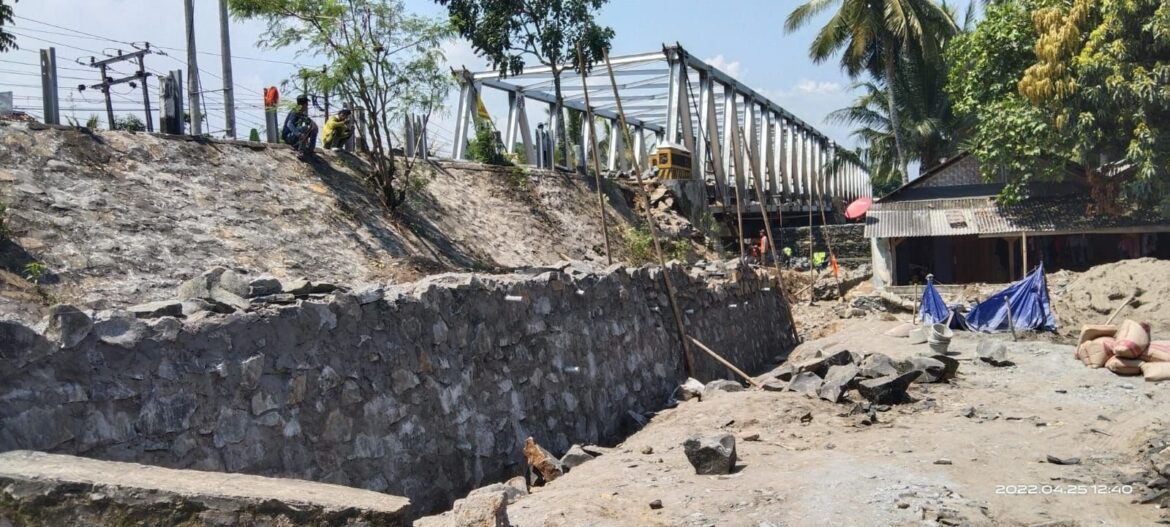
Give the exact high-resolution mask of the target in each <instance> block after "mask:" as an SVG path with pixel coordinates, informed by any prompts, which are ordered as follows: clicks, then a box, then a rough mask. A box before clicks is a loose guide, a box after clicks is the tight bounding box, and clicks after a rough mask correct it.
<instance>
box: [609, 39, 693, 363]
mask: <svg viewBox="0 0 1170 527" xmlns="http://www.w3.org/2000/svg"><path fill="white" fill-rule="evenodd" d="M604 57H605V69H606V71H608V72H609V84H610V86H611V87H613V100H614V103H615V104H616V105H617V113H618V125H619V126H621V128H622V134H623V136H624V137H625V139H626V144H629V145H633V144H637V143H635V142H634V141H633V135H632V134H631V133H630V127H629V126H628V125H627V124H626V113H625V111H624V110H622V99H621V95H620V94H619V93H618V87H617V78H616V76H615V75H614V73H613V65H612V64H610V62H609V50H605V51H604ZM639 157H640V156H637V155H635V156H634V175H635V177H637V180H638V192H639V195H638V199H639V200H640V201H641V202H642V204H643V205H644V208H643V211H644V212H645V216H646V227H647V228H648V229H650V239H651V241H652V242H653V243H654V255H655V256H656V257H657V258H658V265H659V266H660V267H661V268H662V280H663V282H664V283H665V284H666V297H667V299H668V300H670V310H671V311H672V312H673V313H674V323H675V325H676V326H677V327H678V337H679V343H681V344H682V353H683V365H684V366H685V368H686V374H687V376H688V377H693V376H694V371H695V368H694V360H693V359H692V358H691V348H690V345H689V343H688V341H687V334H686V329H684V327H683V322H682V311H680V310H679V307H678V299H677V298H675V294H674V285H673V284H671V281H670V270H669V269H667V268H666V260H665V259H664V258H663V257H662V245H661V244H660V243H659V242H658V227H657V226H656V225H655V224H654V215H653V214H652V213H651V212H650V196H649V192H647V190H646V183H645V181H643V179H642V163H641V161H640V160H639Z"/></svg>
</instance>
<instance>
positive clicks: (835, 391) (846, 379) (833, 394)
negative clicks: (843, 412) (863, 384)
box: [817, 364, 859, 403]
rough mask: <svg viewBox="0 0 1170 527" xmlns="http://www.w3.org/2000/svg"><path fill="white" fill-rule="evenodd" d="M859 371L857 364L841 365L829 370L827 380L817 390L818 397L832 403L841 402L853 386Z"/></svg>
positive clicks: (826, 375)
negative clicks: (842, 397)
mask: <svg viewBox="0 0 1170 527" xmlns="http://www.w3.org/2000/svg"><path fill="white" fill-rule="evenodd" d="M858 371H859V369H858V367H857V365H856V364H839V365H837V366H833V367H831V368H829V372H828V373H827V374H825V380H824V381H823V382H821V385H820V387H818V388H817V396H818V397H820V398H821V399H824V400H826V401H829V402H831V403H835V402H837V401H840V400H841V396H842V395H844V394H845V392H846V391H848V390H849V388H850V387H851V386H852V385H853V379H854V378H855V377H857V372H858Z"/></svg>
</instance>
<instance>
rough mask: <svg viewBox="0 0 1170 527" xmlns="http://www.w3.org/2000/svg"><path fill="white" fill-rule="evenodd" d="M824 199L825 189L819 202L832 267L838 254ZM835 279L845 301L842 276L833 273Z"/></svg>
mask: <svg viewBox="0 0 1170 527" xmlns="http://www.w3.org/2000/svg"><path fill="white" fill-rule="evenodd" d="M829 163H832V160H830V161H829ZM824 199H825V196H824V191H822V192H821V199H820V200H819V201H818V203H819V204H820V205H821V207H819V208H820V209H821V233H822V234H824V235H825V245H828V246H829V266H830V267H831V266H832V265H833V260H836V258H837V255H836V253H834V252H833V238H832V236H830V235H829V231H828V229H827V227H828V226H829V222H828V221H827V220H825V207H824ZM809 232H812V227H811V226H810V227H809ZM838 268H839V267H838ZM833 280H836V281H837V298H838V299H839V300H840V301H841V302H844V301H845V290H844V289H842V288H841V277H840V276H837V273H833Z"/></svg>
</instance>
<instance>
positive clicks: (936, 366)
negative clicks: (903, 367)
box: [909, 355, 959, 384]
mask: <svg viewBox="0 0 1170 527" xmlns="http://www.w3.org/2000/svg"><path fill="white" fill-rule="evenodd" d="M944 359H945V360H946V361H947V362H944ZM952 362H953V365H952ZM909 364H910V367H911V369H913V370H918V371H921V372H922V375H919V376H918V379H917V380H915V382H920V383H925V384H929V383H936V382H946V381H949V380H951V379H952V378H954V376H955V371H956V370H958V368H959V363H958V361H955V359H952V358H950V357H947V356H946V355H934V356H932V357H911V358H910V361H909Z"/></svg>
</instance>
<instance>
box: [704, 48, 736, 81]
mask: <svg viewBox="0 0 1170 527" xmlns="http://www.w3.org/2000/svg"><path fill="white" fill-rule="evenodd" d="M703 62H706V63H707V64H710V65H711V66H712V67H714V68H715V69H717V70H719V71H722V72H723V73H726V74H728V75H731V76H732V77H733V78H735V79H736V80H743V73H744V69H743V65H741V64H740V63H739V61H738V60H733V61H728V60H727V58H726V57H724V56H723V55H722V54H719V55H715V56H714V57H711V58H709V59H703Z"/></svg>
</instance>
